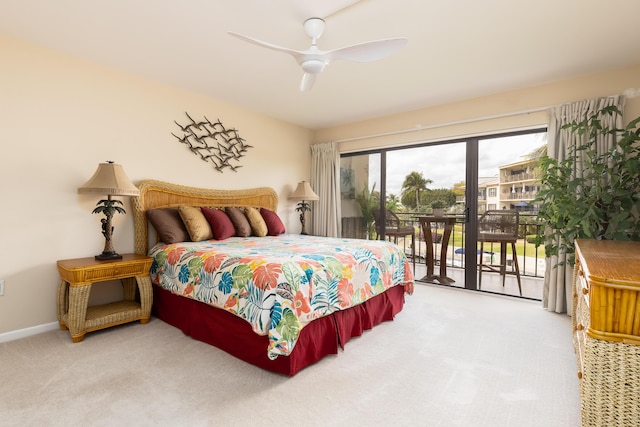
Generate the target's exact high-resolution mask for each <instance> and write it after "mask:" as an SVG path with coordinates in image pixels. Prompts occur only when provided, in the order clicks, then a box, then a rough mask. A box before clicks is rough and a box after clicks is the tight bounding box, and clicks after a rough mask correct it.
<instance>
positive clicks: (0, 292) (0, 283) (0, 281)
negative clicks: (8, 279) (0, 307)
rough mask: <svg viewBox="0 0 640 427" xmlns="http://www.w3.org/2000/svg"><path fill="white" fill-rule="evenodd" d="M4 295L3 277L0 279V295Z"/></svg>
mask: <svg viewBox="0 0 640 427" xmlns="http://www.w3.org/2000/svg"><path fill="white" fill-rule="evenodd" d="M2 295H4V279H0V296H2Z"/></svg>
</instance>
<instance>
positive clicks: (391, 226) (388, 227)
mask: <svg viewBox="0 0 640 427" xmlns="http://www.w3.org/2000/svg"><path fill="white" fill-rule="evenodd" d="M373 219H374V221H375V224H376V233H377V234H378V239H382V236H383V235H384V236H385V237H387V238H388V239H391V238H393V242H394V243H395V244H396V245H397V244H398V237H402V238H405V237H407V236H411V260H412V261H413V270H414V271H415V269H416V243H415V237H416V230H415V228H414V227H413V226H412V225H402V221H400V218H398V215H396V214H395V213H394V212H392V211H390V210H388V209H387V210H386V211H385V220H384V223H383V221H382V211H381V210H380V209H374V210H373ZM383 233H384V234H383Z"/></svg>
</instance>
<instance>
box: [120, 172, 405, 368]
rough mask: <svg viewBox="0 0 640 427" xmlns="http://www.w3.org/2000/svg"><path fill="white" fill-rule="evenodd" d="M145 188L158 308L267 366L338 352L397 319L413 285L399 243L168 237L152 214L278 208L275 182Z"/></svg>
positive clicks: (137, 205)
mask: <svg viewBox="0 0 640 427" xmlns="http://www.w3.org/2000/svg"><path fill="white" fill-rule="evenodd" d="M138 188H139V189H140V195H139V196H138V197H135V198H134V199H133V216H134V226H135V252H136V253H139V254H145V255H149V256H152V257H153V258H154V263H153V265H152V268H151V272H150V275H151V278H152V282H153V284H154V286H153V298H154V300H153V315H154V316H156V317H158V318H159V319H161V320H163V321H165V322H167V323H169V324H171V325H173V326H175V327H177V328H179V329H181V330H182V331H183V332H184V333H185V334H187V335H189V336H191V337H192V338H194V339H197V340H200V341H203V342H206V343H209V344H211V345H213V346H216V347H218V348H220V349H222V350H224V351H226V352H227V353H229V354H231V355H233V356H236V357H238V358H240V359H242V360H244V361H246V362H248V363H251V364H253V365H255V366H258V367H260V368H263V369H266V370H269V371H272V372H276V373H280V374H285V375H290V376H292V375H295V374H296V373H297V372H299V371H300V370H301V369H303V368H305V367H306V366H309V365H311V364H313V363H315V362H317V361H319V360H320V359H322V358H323V357H325V356H327V355H330V354H338V351H339V349H344V345H345V344H346V343H347V342H348V341H349V340H350V339H351V338H353V337H356V336H360V335H362V333H363V332H364V331H365V330H368V329H371V328H373V327H374V326H375V325H377V324H379V323H381V322H383V321H390V320H393V318H394V316H395V315H396V314H397V313H399V312H400V311H401V310H402V308H403V306H404V298H405V295H406V294H410V293H411V292H412V290H413V275H412V270H411V268H410V263H409V261H408V260H407V258H406V256H405V254H404V252H403V251H402V250H401V249H400V248H398V247H397V246H396V245H394V244H392V243H390V242H385V241H366V240H357V239H330V238H323V237H315V236H304V235H295V234H278V233H273V234H275V235H263V234H261V233H257V234H258V235H259V237H258V236H256V235H251V236H246V235H243V237H237V236H231V237H226V238H224V239H221V240H216V239H205V240H202V241H198V242H194V241H189V239H188V238H186V239H184V241H172V242H171V243H170V244H165V243H163V242H158V237H157V234H158V233H157V232H156V231H155V230H154V227H153V226H151V225H150V223H149V222H150V221H149V218H150V217H151V215H150V213H155V212H158V211H163V210H164V211H167V210H171V209H176V208H180V209H187V208H185V207H189V208H198V209H200V208H204V209H203V212H204V211H205V210H207V211H211V210H214V211H216V213H217V214H219V213H220V212H222V210H223V209H234V210H238V209H243V210H246V212H247V215H248V213H249V211H254V212H255V211H257V210H258V209H260V211H261V212H265V213H271V215H273V214H274V213H275V212H276V211H277V204H278V197H277V194H276V193H275V191H274V190H273V189H271V188H268V187H261V188H254V189H248V190H211V189H203V188H194V187H187V186H181V185H176V184H171V183H166V182H161V181H156V180H144V181H142V182H140V183H139V184H138ZM181 207H182V208H181ZM212 208H214V209H212ZM275 215H276V217H277V214H275ZM183 218H184V217H183ZM265 218H266V219H267V223H268V222H269V219H268V217H265ZM185 221H186V220H185ZM156 225H157V223H156ZM211 225H212V226H214V224H213V223H211ZM252 225H253V224H252ZM212 228H215V227H212ZM281 231H282V230H281ZM252 234H256V233H252ZM269 234H271V233H269ZM175 239H178V240H181V238H180V237H177V238H174V240H175ZM167 240H169V239H167Z"/></svg>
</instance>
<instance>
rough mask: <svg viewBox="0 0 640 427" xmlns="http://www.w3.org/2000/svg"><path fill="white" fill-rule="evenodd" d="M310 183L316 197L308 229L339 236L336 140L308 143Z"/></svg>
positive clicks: (338, 160) (338, 157)
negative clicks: (310, 226)
mask: <svg viewBox="0 0 640 427" xmlns="http://www.w3.org/2000/svg"><path fill="white" fill-rule="evenodd" d="M310 184H311V187H312V188H313V189H314V191H315V192H316V194H317V195H318V197H319V200H318V201H316V202H314V203H313V205H314V206H313V221H312V228H311V229H312V233H313V234H314V235H315V236H326V237H340V236H341V234H342V230H341V223H340V217H341V215H340V151H339V150H338V143H337V142H327V143H323V144H314V145H312V146H311V182H310Z"/></svg>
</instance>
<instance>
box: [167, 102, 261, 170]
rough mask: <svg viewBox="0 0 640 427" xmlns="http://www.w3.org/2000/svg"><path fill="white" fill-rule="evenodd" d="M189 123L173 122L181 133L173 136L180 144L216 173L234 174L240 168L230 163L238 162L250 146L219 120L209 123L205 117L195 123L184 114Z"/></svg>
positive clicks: (236, 132)
mask: <svg viewBox="0 0 640 427" xmlns="http://www.w3.org/2000/svg"><path fill="white" fill-rule="evenodd" d="M185 114H186V115H187V117H188V118H189V120H190V123H187V124H185V125H181V124H180V123H178V122H176V121H175V120H174V123H175V124H176V125H178V127H179V128H180V130H181V131H182V135H176V134H175V133H173V132H171V135H173V136H175V137H176V139H178V141H180V143H182V144H185V145H186V146H187V147H188V148H189V150H191V152H192V153H193V154H195V155H197V156H199V157H200V158H201V159H202V160H204V161H205V162H210V163H212V164H213V168H214V169H215V170H217V171H218V172H224V169H225V168H229V169H231V170H232V171H234V172H237V169H238V168H240V167H242V166H240V165H237V164H232V163H231V162H236V163H237V162H239V160H240V158H241V157H244V155H245V153H246V152H247V150H248V149H249V148H252V146H251V145H249V144H245V140H244V139H242V138H241V137H240V135H239V134H238V131H237V130H236V129H227V128H225V127H224V125H223V124H222V122H220V119H218V120H217V121H215V122H211V121H210V120H209V119H208V118H207V117H206V116H205V117H204V120H203V121H200V122H196V121H195V120H193V119H192V118H191V116H190V115H189V113H187V112H185Z"/></svg>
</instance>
